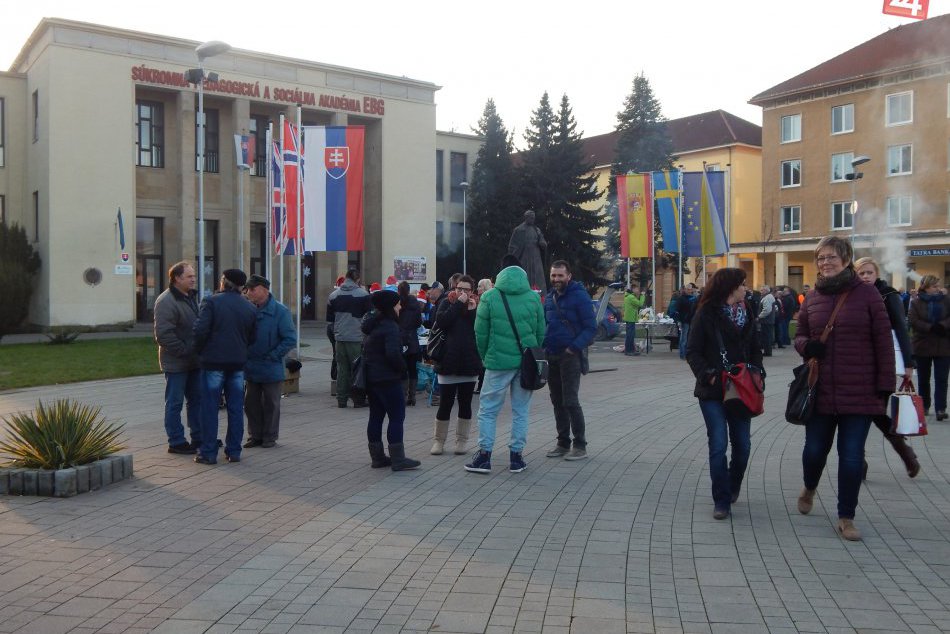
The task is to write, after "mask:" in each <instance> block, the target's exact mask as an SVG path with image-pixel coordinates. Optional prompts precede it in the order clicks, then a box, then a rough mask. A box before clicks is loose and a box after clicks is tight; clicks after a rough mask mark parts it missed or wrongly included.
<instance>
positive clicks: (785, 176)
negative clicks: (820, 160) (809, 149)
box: [782, 159, 802, 187]
mask: <svg viewBox="0 0 950 634" xmlns="http://www.w3.org/2000/svg"><path fill="white" fill-rule="evenodd" d="M801 184H802V162H801V159H794V160H791V161H782V187H798V186H799V185H801Z"/></svg>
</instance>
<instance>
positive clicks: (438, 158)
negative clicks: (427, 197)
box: [435, 150, 444, 201]
mask: <svg viewBox="0 0 950 634" xmlns="http://www.w3.org/2000/svg"><path fill="white" fill-rule="evenodd" d="M442 172H443V170H442V150H436V151H435V199H436V200H437V201H442V196H443V193H442V189H443V187H444V182H443V180H444V178H443V173H442Z"/></svg>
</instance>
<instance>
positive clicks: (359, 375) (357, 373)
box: [350, 354, 366, 390]
mask: <svg viewBox="0 0 950 634" xmlns="http://www.w3.org/2000/svg"><path fill="white" fill-rule="evenodd" d="M350 372H351V373H352V375H353V387H355V388H356V389H358V390H365V389H366V364H365V363H364V362H363V355H362V354H361V355H360V356H358V357H356V359H354V360H353V367H352V369H351V370H350Z"/></svg>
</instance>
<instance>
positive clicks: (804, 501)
mask: <svg viewBox="0 0 950 634" xmlns="http://www.w3.org/2000/svg"><path fill="white" fill-rule="evenodd" d="M814 504H815V489H808V488H805V487H802V492H801V493H799V494H798V512H799V513H801V514H802V515H808V514H809V513H811V508H812V506H814Z"/></svg>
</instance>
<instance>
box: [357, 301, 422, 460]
mask: <svg viewBox="0 0 950 634" xmlns="http://www.w3.org/2000/svg"><path fill="white" fill-rule="evenodd" d="M370 300H371V301H372V303H373V309H374V310H372V311H370V312H369V313H367V314H366V315H365V316H364V317H363V321H362V323H361V324H360V329H361V330H362V331H363V334H364V335H365V338H364V339H363V354H362V363H363V371H364V373H365V376H366V395H367V397H369V422H367V424H366V437H367V439H368V440H369V455H370V457H372V459H373V468H374V469H375V468H379V467H386V466H392V469H393V471H404V470H406V469H415V468H417V467H418V466H419V465H420V464H421V463H420V462H419V461H418V460H412V459H410V458H407V457H406V452H405V448H404V447H403V444H402V424H403V421H404V420H405V419H406V400H405V398H406V395H405V393H404V392H403V390H402V382H403V380H404V379H405V378H406V362H405V360H404V359H403V356H402V349H403V342H402V333H400V332H399V295H398V294H396V293H394V292H393V291H376V292H375V293H373V294H372V295H370ZM387 415H388V416H389V425H388V426H387V427H386V439H387V440H388V441H389V457H387V456H386V452H385V451H383V418H384V417H385V416H387Z"/></svg>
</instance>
